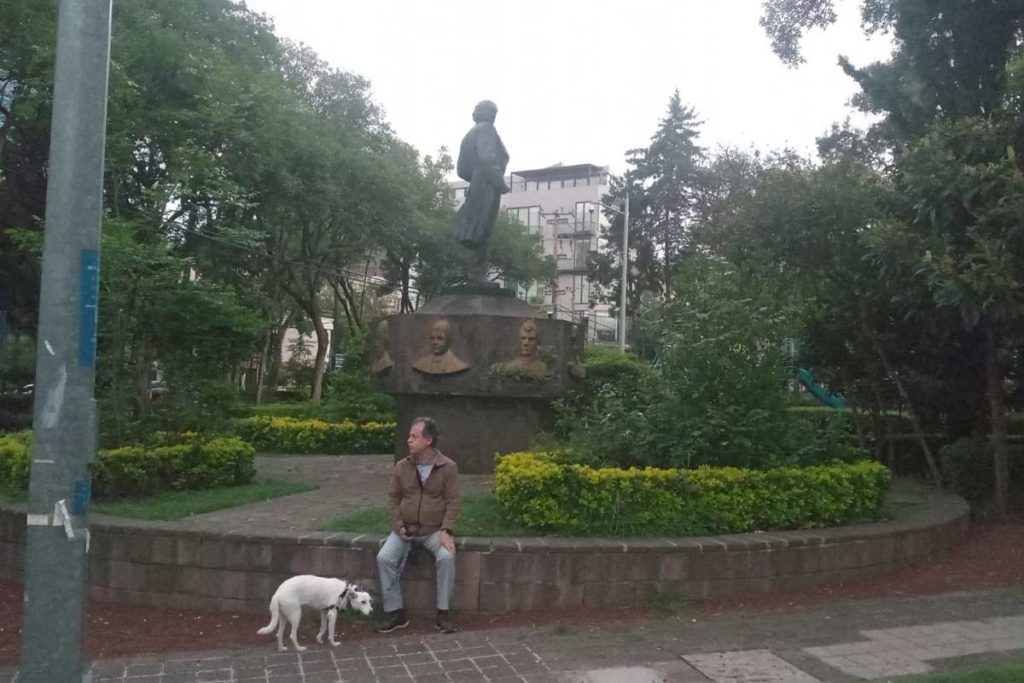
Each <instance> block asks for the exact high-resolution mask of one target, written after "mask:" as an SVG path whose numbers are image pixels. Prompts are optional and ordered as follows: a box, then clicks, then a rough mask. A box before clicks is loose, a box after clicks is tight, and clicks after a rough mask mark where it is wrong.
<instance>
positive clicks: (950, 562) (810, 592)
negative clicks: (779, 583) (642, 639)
mask: <svg viewBox="0 0 1024 683" xmlns="http://www.w3.org/2000/svg"><path fill="white" fill-rule="evenodd" d="M1012 585H1024V516H1019V517H1016V518H1013V519H1011V520H1009V521H1008V522H1006V523H1003V524H999V525H995V524H986V525H976V526H974V527H972V529H971V531H970V532H969V535H968V537H967V540H966V541H965V542H964V543H963V544H961V545H960V546H959V547H957V548H956V549H955V550H953V551H952V552H950V553H948V554H946V555H943V556H941V557H938V558H936V559H934V560H930V561H928V562H927V563H925V564H923V565H921V566H917V567H910V568H906V569H901V570H899V571H896V572H892V573H889V574H886V575H882V576H878V577H873V578H870V579H865V580H862V581H855V582H850V583H846V584H837V585H832V586H821V587H815V588H808V589H804V590H799V591H791V592H782V593H773V594H770V595H758V596H753V597H746V598H731V599H728V600H721V601H715V602H710V603H704V604H701V605H700V606H699V610H700V612H701V613H703V614H721V613H724V612H731V611H739V610H769V609H785V608H791V607H806V606H810V605H815V604H818V603H821V602H825V601H829V600H837V599H851V598H883V597H899V596H909V595H923V594H929V593H944V592H950V591H959V590H967V589H972V588H996V587H1000V586H1012ZM0 605H3V606H4V607H5V618H4V620H3V622H2V624H0V665H4V666H9V665H13V664H17V662H18V655H19V649H20V640H21V605H22V594H21V585H20V584H17V583H13V582H9V581H0ZM650 614H651V612H650V610H644V609H628V610H616V609H605V610H593V609H588V610H586V611H583V610H546V611H543V612H527V613H510V614H499V615H487V614H460V615H458V623H459V626H460V627H461V628H462V629H464V630H471V629H480V628H498V627H510V626H528V625H538V624H594V623H599V622H605V621H610V620H635V619H641V618H644V617H647V616H650ZM268 620H269V616H268V615H265V614H252V613H229V612H209V611H200V610H174V609H160V608H153V607H140V606H138V605H128V604H121V603H109V602H91V603H90V604H89V616H88V622H87V627H86V650H87V652H88V656H89V658H90V659H93V658H103V657H121V656H126V655H134V654H156V653H164V652H187V651H191V650H213V649H223V648H231V647H236V646H252V645H268V646H269V645H270V643H271V639H272V636H259V635H257V634H256V629H258V628H260V627H262V626H264V625H265V624H266V623H267V621H268ZM301 631H302V632H301V633H300V636H299V638H300V641H302V642H309V641H312V639H313V637H314V636H315V635H316V628H315V626H314V627H309V626H304V627H303V629H301ZM428 632H433V629H432V627H431V619H430V615H425V616H422V617H420V618H419V619H416V618H414V619H413V625H412V626H411V627H410V628H409V629H406V630H405V631H403V633H428ZM374 636H375V634H374V633H373V632H372V630H371V626H370V624H369V623H367V622H366V621H339V623H338V637H339V638H342V637H349V638H354V639H364V638H369V637H374ZM382 637H386V636H382Z"/></svg>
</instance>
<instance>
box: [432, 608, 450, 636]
mask: <svg viewBox="0 0 1024 683" xmlns="http://www.w3.org/2000/svg"><path fill="white" fill-rule="evenodd" d="M435 623H436V624H437V630H438V631H440V632H441V633H455V624H453V623H452V617H451V615H450V614H448V610H446V609H439V610H437V621H436V622H435Z"/></svg>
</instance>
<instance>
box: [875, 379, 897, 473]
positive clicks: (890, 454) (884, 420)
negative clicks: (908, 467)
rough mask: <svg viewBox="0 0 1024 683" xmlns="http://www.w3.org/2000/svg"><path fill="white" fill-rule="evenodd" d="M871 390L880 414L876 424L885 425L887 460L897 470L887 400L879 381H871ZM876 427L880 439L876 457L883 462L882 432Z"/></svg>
mask: <svg viewBox="0 0 1024 683" xmlns="http://www.w3.org/2000/svg"><path fill="white" fill-rule="evenodd" d="M871 390H872V392H873V393H874V395H875V406H876V408H875V410H876V412H877V414H878V418H877V419H876V420H875V422H876V424H877V423H881V424H882V426H883V429H884V431H885V444H886V447H887V460H888V465H889V469H890V470H893V471H895V470H896V450H895V446H894V445H893V441H892V421H891V420H889V418H888V416H887V415H886V414H885V401H884V400H883V398H882V397H883V394H882V388H881V387H880V386H879V385H878V382H875V381H873V382H871ZM875 429H876V431H875V435H876V436H875V438H877V439H878V449H877V455H876V457H877V458H878V461H879V462H881V461H882V434H881V432H880V431H878V428H877V427H875Z"/></svg>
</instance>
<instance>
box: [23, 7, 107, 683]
mask: <svg viewBox="0 0 1024 683" xmlns="http://www.w3.org/2000/svg"><path fill="white" fill-rule="evenodd" d="M111 3H112V0H61V2H60V10H59V14H58V19H57V55H56V64H55V68H54V87H53V116H52V120H51V130H50V162H49V167H48V173H49V177H48V179H47V187H46V232H45V237H44V243H43V272H42V286H41V290H40V298H39V330H38V348H37V351H36V382H35V392H36V393H35V408H34V429H35V446H34V449H33V453H32V469H31V481H30V485H29V505H28V519H27V523H28V527H27V532H26V549H25V613H24V625H23V631H22V641H21V657H22V659H21V664H22V666H21V674H20V678H19V680H20V681H22V682H23V683H65V682H67V683H71V682H73V681H81V680H84V678H85V674H83V661H82V633H83V626H84V623H85V594H84V593H85V573H86V553H87V552H88V546H89V525H88V517H87V514H88V509H89V500H90V486H89V482H90V479H89V463H90V462H92V461H94V460H95V458H96V445H97V427H96V423H97V420H96V403H95V400H94V399H93V388H94V384H95V360H96V321H97V311H98V306H97V304H98V296H99V240H100V220H101V217H102V206H103V151H104V138H105V128H106V119H107V79H108V64H109V57H110V20H111Z"/></svg>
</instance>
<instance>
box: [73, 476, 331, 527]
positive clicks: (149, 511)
mask: <svg viewBox="0 0 1024 683" xmlns="http://www.w3.org/2000/svg"><path fill="white" fill-rule="evenodd" d="M316 488H318V487H317V486H316V485H314V484H306V483H300V482H287V481H271V480H263V481H256V482H252V483H249V484H244V485H242V486H226V487H223V488H216V489H204V490H201V491H165V492H163V493H158V494H156V495H153V496H149V497H146V498H118V499H114V500H104V501H99V502H96V503H94V504H93V510H94V511H95V512H99V513H102V514H104V515H117V516H118V517H134V518H136V519H148V520H154V521H172V520H175V519H183V518H185V517H189V516H191V515H198V514H202V513H204V512H213V511H214V510H223V509H225V508H233V507H238V506H239V505H245V504H247V503H255V502H258V501H261V500H269V499H270V498H278V497H280V496H287V495H290V494H292V493H302V492H304V491H312V490H314V489H316Z"/></svg>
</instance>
